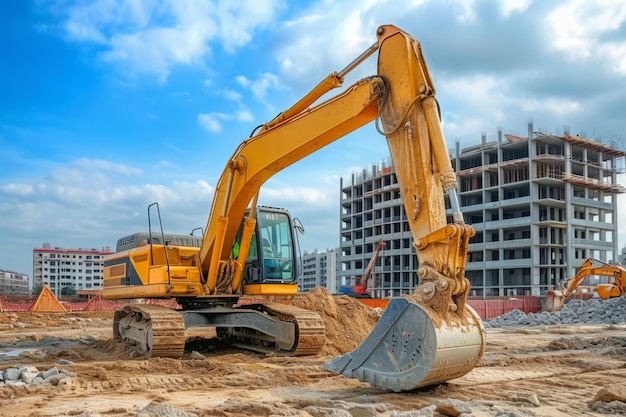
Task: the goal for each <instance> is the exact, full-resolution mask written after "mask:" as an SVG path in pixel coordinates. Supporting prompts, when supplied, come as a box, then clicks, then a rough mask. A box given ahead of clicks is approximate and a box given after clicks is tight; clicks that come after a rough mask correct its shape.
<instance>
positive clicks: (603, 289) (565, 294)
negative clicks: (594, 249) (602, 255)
mask: <svg viewBox="0 0 626 417" xmlns="http://www.w3.org/2000/svg"><path fill="white" fill-rule="evenodd" d="M594 275H595V276H602V277H608V282H605V283H601V284H598V285H596V287H595V291H596V293H597V294H598V296H599V297H600V298H602V299H604V300H606V299H608V298H614V297H622V296H624V295H626V269H625V268H624V267H623V266H621V265H616V264H609V263H606V262H604V261H600V260H598V259H594V258H589V259H587V260H586V261H585V262H583V264H582V265H581V266H580V268H579V269H578V272H577V273H576V275H574V277H573V278H570V279H568V280H566V281H565V282H564V283H562V284H561V285H560V288H559V289H558V290H548V291H546V301H545V302H544V304H543V308H542V311H547V312H550V313H553V312H555V311H559V310H560V309H561V308H563V304H564V303H565V300H567V299H568V298H569V297H570V296H571V295H572V294H573V293H574V291H576V289H577V288H578V286H579V285H580V284H581V283H582V282H583V280H584V279H585V278H587V277H590V276H594Z"/></svg>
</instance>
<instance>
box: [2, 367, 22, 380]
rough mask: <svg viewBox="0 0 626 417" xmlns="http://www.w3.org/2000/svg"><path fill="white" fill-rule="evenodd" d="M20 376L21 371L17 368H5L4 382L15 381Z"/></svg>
mask: <svg viewBox="0 0 626 417" xmlns="http://www.w3.org/2000/svg"><path fill="white" fill-rule="evenodd" d="M20 375H22V370H21V369H18V368H7V369H5V370H4V380H5V382H9V381H17V380H18V379H20Z"/></svg>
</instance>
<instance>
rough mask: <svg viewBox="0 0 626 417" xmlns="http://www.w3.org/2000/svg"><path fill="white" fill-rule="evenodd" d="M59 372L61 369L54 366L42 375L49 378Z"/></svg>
mask: <svg viewBox="0 0 626 417" xmlns="http://www.w3.org/2000/svg"><path fill="white" fill-rule="evenodd" d="M58 373H59V370H58V369H57V368H56V366H55V367H54V368H50V369H48V370H47V371H44V372H42V374H41V377H42V378H43V379H46V380H47V379H49V378H50V377H52V376H54V375H58Z"/></svg>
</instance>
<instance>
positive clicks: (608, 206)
mask: <svg viewBox="0 0 626 417" xmlns="http://www.w3.org/2000/svg"><path fill="white" fill-rule="evenodd" d="M572 204H577V205H581V206H586V207H596V208H600V209H605V210H612V209H613V203H606V202H604V201H597V200H590V199H588V198H582V197H572Z"/></svg>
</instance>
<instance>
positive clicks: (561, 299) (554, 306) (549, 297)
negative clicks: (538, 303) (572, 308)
mask: <svg viewBox="0 0 626 417" xmlns="http://www.w3.org/2000/svg"><path fill="white" fill-rule="evenodd" d="M563 303H565V295H564V294H563V292H562V291H557V290H548V291H546V301H545V302H544V304H543V308H542V309H541V311H547V312H549V313H553V312H555V311H559V310H560V309H561V308H563Z"/></svg>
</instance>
